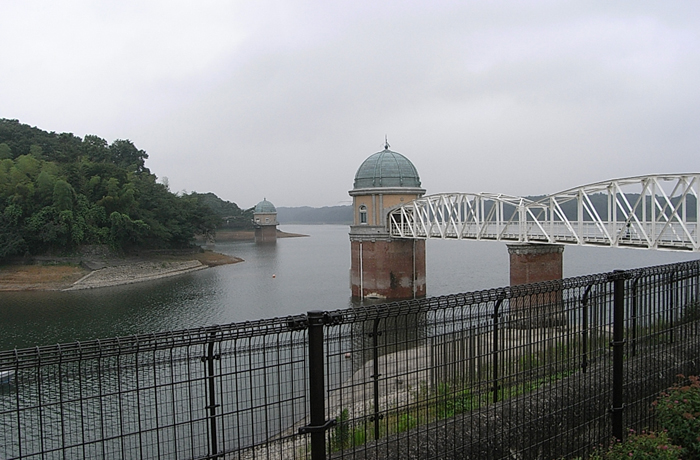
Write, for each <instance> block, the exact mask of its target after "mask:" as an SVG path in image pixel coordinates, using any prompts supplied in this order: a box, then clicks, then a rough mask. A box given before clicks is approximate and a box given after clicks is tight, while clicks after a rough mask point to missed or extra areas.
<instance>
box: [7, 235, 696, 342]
mask: <svg viewBox="0 0 700 460" xmlns="http://www.w3.org/2000/svg"><path fill="white" fill-rule="evenodd" d="M280 229H281V230H283V231H286V232H292V233H301V234H305V235H309V236H308V237H304V238H284V239H280V240H278V241H277V244H276V245H265V246H261V245H256V244H255V243H254V242H252V241H240V242H231V243H220V244H217V245H216V247H215V248H214V250H215V251H217V252H221V253H224V254H231V255H234V256H237V257H241V258H242V259H244V260H245V261H244V262H241V263H237V264H233V265H224V266H219V267H215V268H210V269H207V270H201V271H198V272H193V273H190V274H186V275H181V276H177V277H173V278H165V279H161V280H156V281H149V282H144V283H138V284H131V285H124V286H115V287H111V288H101V289H93V290H85V291H70V292H3V293H0V311H1V312H2V315H1V316H0V350H7V349H11V348H15V347H16V348H24V347H31V346H37V345H48V344H54V343H64V342H75V341H84V340H89V339H96V338H105V337H116V336H125V335H132V334H140V333H149V332H160V331H167V330H177V329H185V328H196V327H201V326H210V325H213V324H225V323H231V322H241V321H248V320H255V319H262V318H270V317H275V316H286V315H290V314H296V313H304V312H307V311H310V310H335V309H340V308H346V307H348V306H351V305H352V301H351V299H350V287H349V268H350V242H349V239H348V231H349V228H348V226H345V225H342V226H341V225H282V226H280ZM698 257H699V256H698V254H692V253H679V252H665V251H646V250H640V249H610V248H589V247H578V246H567V247H566V248H565V250H564V276H566V277H571V276H579V275H584V274H592V273H601V272H608V271H611V270H614V269H627V268H635V267H645V266H651V265H660V264H666V263H672V262H678V261H683V260H693V259H697V258H698ZM508 270H509V268H508V251H507V249H506V245H505V243H498V242H474V241H437V240H429V241H428V243H427V280H426V281H427V290H428V295H429V296H438V295H444V294H451V293H457V292H467V291H474V290H480V289H489V288H495V287H500V286H505V285H507V284H508V278H509V274H508Z"/></svg>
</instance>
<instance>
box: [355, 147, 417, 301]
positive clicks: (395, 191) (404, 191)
mask: <svg viewBox="0 0 700 460" xmlns="http://www.w3.org/2000/svg"><path fill="white" fill-rule="evenodd" d="M349 193H350V196H352V198H353V210H354V219H353V225H352V226H351V227H350V246H351V254H352V262H351V267H350V284H351V287H352V296H353V297H358V298H364V297H371V298H385V299H411V298H415V297H423V296H425V241H424V240H403V239H392V238H391V236H390V235H389V230H388V226H387V220H388V219H387V216H388V214H389V212H390V211H391V209H393V208H395V207H397V206H400V205H402V204H405V203H408V202H410V201H413V200H415V199H416V198H419V197H421V196H423V194H425V190H424V189H422V188H421V183H420V177H419V176H418V171H417V170H416V168H415V166H413V163H411V161H410V160H409V159H408V158H406V157H405V156H403V155H401V154H400V153H397V152H393V151H391V150H389V144H388V143H387V144H385V146H384V150H382V151H381V152H377V153H375V154H373V155H370V156H369V157H368V158H367V159H366V160H365V161H364V162H363V163H362V164H361V165H360V168H359V169H358V170H357V173H356V174H355V182H354V186H353V189H352V190H351V191H350V192H349Z"/></svg>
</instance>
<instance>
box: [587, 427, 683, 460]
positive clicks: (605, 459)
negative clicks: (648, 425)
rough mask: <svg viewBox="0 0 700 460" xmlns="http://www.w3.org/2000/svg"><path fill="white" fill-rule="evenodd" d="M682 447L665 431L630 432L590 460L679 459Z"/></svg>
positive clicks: (592, 456)
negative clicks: (675, 443)
mask: <svg viewBox="0 0 700 460" xmlns="http://www.w3.org/2000/svg"><path fill="white" fill-rule="evenodd" d="M681 453H682V452H681V448H680V447H678V446H676V445H674V444H672V443H671V441H670V439H669V436H668V434H667V433H665V432H661V433H641V434H636V433H634V432H630V434H629V436H628V437H627V440H626V441H625V442H615V443H614V444H613V445H612V446H610V447H609V448H608V449H607V450H606V451H604V452H596V453H595V454H593V455H591V456H590V457H588V458H589V459H590V460H623V459H624V460H630V459H631V460H678V459H681V458H685V457H682V456H681Z"/></svg>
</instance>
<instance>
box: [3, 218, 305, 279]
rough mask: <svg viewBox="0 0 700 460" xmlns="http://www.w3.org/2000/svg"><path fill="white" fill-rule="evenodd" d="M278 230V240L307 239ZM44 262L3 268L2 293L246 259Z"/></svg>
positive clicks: (198, 255)
mask: <svg viewBox="0 0 700 460" xmlns="http://www.w3.org/2000/svg"><path fill="white" fill-rule="evenodd" d="M218 236H219V235H217V240H218V241H221V242H224V241H247V240H254V239H255V232H254V231H252V230H245V231H233V232H221V236H222V237H221V238H218ZM308 236H309V235H302V234H297V233H287V232H282V231H279V230H278V231H277V237H278V238H298V237H308ZM42 259H43V263H38V264H36V263H33V264H18V265H14V264H13V265H3V266H0V292H21V291H76V290H82V289H98V288H102V287H112V286H121V285H125V284H134V283H141V282H145V281H152V280H156V279H161V278H169V277H173V276H178V275H183V274H186V273H190V272H193V271H198V270H203V269H205V268H210V267H216V266H219V265H230V264H235V263H239V262H243V259H241V258H239V257H235V256H229V255H226V254H221V253H218V252H214V251H212V250H208V249H205V250H203V251H202V252H184V253H181V254H178V253H177V252H176V253H174V254H167V255H151V256H142V257H124V258H119V257H109V256H106V257H101V256H92V257H90V256H82V257H69V258H60V257H57V258H54V259H51V258H42V257H37V259H36V260H38V261H41V260H42Z"/></svg>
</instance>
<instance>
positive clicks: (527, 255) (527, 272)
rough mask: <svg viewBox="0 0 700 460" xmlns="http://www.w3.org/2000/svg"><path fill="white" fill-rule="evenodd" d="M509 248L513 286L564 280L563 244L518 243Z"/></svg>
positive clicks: (510, 245) (511, 282) (511, 283)
mask: <svg viewBox="0 0 700 460" xmlns="http://www.w3.org/2000/svg"><path fill="white" fill-rule="evenodd" d="M507 246H508V254H509V255H510V285H511V286H516V285H518V284H529V283H539V282H541V281H553V280H560V279H562V278H563V275H564V264H563V260H564V256H563V254H564V245H563V244H534V243H517V244H508V245H507Z"/></svg>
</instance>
